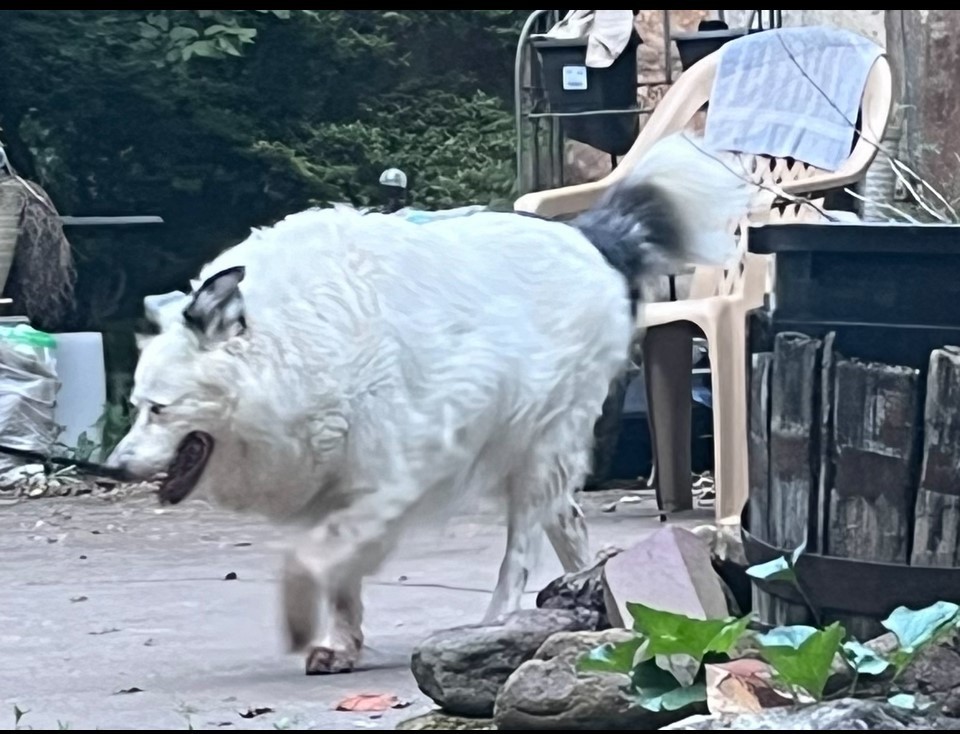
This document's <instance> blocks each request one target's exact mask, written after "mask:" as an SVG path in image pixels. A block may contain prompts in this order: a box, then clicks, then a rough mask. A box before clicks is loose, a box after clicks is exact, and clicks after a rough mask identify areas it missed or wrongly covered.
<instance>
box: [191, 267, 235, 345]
mask: <svg viewBox="0 0 960 734" xmlns="http://www.w3.org/2000/svg"><path fill="white" fill-rule="evenodd" d="M245 275H246V268H244V267H243V266H242V265H241V266H237V267H235V268H228V269H227V270H221V271H220V272H219V273H217V274H216V275H212V276H210V277H209V278H207V280H206V281H205V282H204V283H203V285H201V286H200V287H199V288H198V289H197V291H196V292H195V293H194V294H193V298H192V299H191V301H190V303H189V305H187V307H186V308H185V309H184V310H183V319H184V321H185V322H186V323H187V326H189V327H190V328H191V329H193V330H194V331H195V332H196V333H197V334H198V335H199V336H200V337H201V339H203V340H204V341H207V342H218V341H223V340H224V339H229V338H230V337H232V336H236V335H237V334H240V333H241V332H243V330H244V329H246V327H247V324H246V320H245V318H244V313H243V295H242V294H241V293H240V281H242V280H243V277H244V276H245Z"/></svg>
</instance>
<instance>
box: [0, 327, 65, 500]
mask: <svg viewBox="0 0 960 734" xmlns="http://www.w3.org/2000/svg"><path fill="white" fill-rule="evenodd" d="M56 346H57V345H56V341H55V340H54V338H53V337H52V336H50V335H49V334H45V333H44V332H41V331H36V330H35V329H32V328H31V327H29V326H24V325H20V326H14V327H9V326H0V444H2V445H3V446H6V447H9V448H14V449H23V450H27V451H38V452H41V453H44V454H49V453H50V452H51V451H52V449H53V446H54V444H55V443H56V440H57V434H58V432H59V427H58V426H57V422H56V418H55V416H54V409H55V408H56V401H57V392H58V391H59V389H60V380H59V379H58V378H57V359H56ZM23 463H24V462H23V461H22V460H19V459H15V458H13V457H10V456H4V455H2V454H0V485H2V484H4V483H5V482H7V481H9V474H10V471H11V470H13V469H17V468H19V467H21V466H22V465H23Z"/></svg>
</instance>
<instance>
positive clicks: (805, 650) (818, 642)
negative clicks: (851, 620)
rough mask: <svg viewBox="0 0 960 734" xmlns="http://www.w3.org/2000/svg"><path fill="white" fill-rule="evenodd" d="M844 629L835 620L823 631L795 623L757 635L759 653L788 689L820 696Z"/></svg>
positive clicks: (818, 697)
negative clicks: (798, 689)
mask: <svg viewBox="0 0 960 734" xmlns="http://www.w3.org/2000/svg"><path fill="white" fill-rule="evenodd" d="M844 634H845V630H844V629H843V627H841V626H840V624H839V623H837V622H834V623H833V624H831V625H830V626H829V627H827V628H826V629H824V630H818V629H815V628H813V627H806V626H803V625H795V626H791V627H777V628H776V629H773V630H771V631H770V632H768V633H767V634H764V635H760V636H759V637H758V638H757V641H758V642H759V643H760V654H761V655H762V656H763V659H764V660H766V661H767V662H768V663H770V664H771V665H772V666H773V668H774V670H776V671H777V676H778V677H779V679H780V680H781V681H782V682H783V683H785V684H787V685H788V686H789V687H790V688H791V689H796V688H802V689H803V690H804V691H806V692H807V693H808V694H810V695H811V696H812V697H813V698H815V699H818V700H819V699H820V698H821V697H822V696H823V689H824V686H826V684H827V680H828V679H829V677H830V668H831V666H832V665H833V659H834V657H835V656H836V654H837V652H838V651H839V650H840V642H841V641H842V640H843V636H844Z"/></svg>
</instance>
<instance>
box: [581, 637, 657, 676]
mask: <svg viewBox="0 0 960 734" xmlns="http://www.w3.org/2000/svg"><path fill="white" fill-rule="evenodd" d="M644 642H645V640H644V638H643V637H641V636H640V635H637V636H636V637H635V638H634V639H632V640H626V641H625V642H616V643H614V642H608V643H606V644H604V645H600V647H595V648H594V649H593V650H591V651H590V652H588V653H587V654H586V655H584V656H583V657H581V658H580V660H579V661H578V662H577V670H579V671H582V672H585V673H586V672H592V673H626V674H629V673H630V671H631V670H633V663H634V659H635V657H636V654H637V650H638V649H639V648H640V646H641V645H642V644H643V643H644Z"/></svg>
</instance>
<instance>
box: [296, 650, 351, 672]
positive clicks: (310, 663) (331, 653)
mask: <svg viewBox="0 0 960 734" xmlns="http://www.w3.org/2000/svg"><path fill="white" fill-rule="evenodd" d="M357 657H358V654H357V653H355V652H350V651H347V650H333V649H331V648H329V647H311V648H310V650H309V651H308V652H307V675H329V674H331V673H349V672H351V671H352V670H353V668H354V666H355V665H356V664H357Z"/></svg>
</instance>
